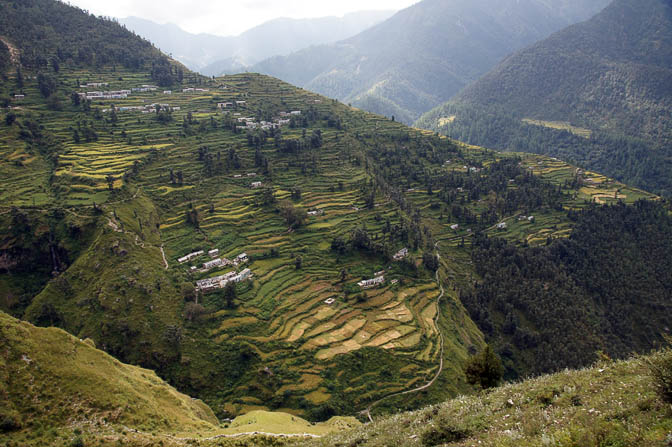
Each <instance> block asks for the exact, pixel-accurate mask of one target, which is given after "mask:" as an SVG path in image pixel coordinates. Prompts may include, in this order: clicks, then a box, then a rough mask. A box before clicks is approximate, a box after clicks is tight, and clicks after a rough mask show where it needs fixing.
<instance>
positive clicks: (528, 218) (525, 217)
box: [518, 214, 534, 222]
mask: <svg viewBox="0 0 672 447" xmlns="http://www.w3.org/2000/svg"><path fill="white" fill-rule="evenodd" d="M524 220H526V221H528V222H534V216H523V215H522V214H521V215H520V216H518V222H521V221H524Z"/></svg>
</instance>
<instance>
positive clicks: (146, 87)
mask: <svg viewBox="0 0 672 447" xmlns="http://www.w3.org/2000/svg"><path fill="white" fill-rule="evenodd" d="M158 89H159V88H158V87H157V86H156V85H147V84H145V85H141V86H140V87H136V88H132V89H131V91H132V92H133V93H146V92H155V91H156V90H158Z"/></svg>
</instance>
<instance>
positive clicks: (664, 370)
mask: <svg viewBox="0 0 672 447" xmlns="http://www.w3.org/2000/svg"><path fill="white" fill-rule="evenodd" d="M646 363H647V365H648V367H649V371H650V374H651V378H652V381H653V386H654V387H655V389H656V392H657V393H658V396H659V397H660V398H661V400H662V401H663V402H666V403H669V404H672V349H670V348H666V349H664V350H662V351H661V352H659V353H658V354H655V355H654V356H653V357H651V358H649V359H648V360H647V361H646Z"/></svg>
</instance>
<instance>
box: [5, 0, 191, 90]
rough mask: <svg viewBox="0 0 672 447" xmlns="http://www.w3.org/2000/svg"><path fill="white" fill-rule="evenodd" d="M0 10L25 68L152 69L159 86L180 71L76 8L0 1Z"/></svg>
mask: <svg viewBox="0 0 672 447" xmlns="http://www.w3.org/2000/svg"><path fill="white" fill-rule="evenodd" d="M0 8H1V9H2V14H0V29H1V30H2V34H3V36H5V37H9V36H11V38H10V44H12V45H14V46H15V47H16V48H17V49H19V50H20V63H21V65H22V66H23V67H24V68H25V69H32V70H50V71H53V72H58V70H59V67H60V65H61V64H64V63H72V64H77V65H80V66H87V67H102V66H105V65H120V66H123V67H125V68H127V69H140V68H147V67H152V69H153V71H155V72H156V74H157V76H156V77H155V81H156V82H158V83H160V84H163V85H169V83H171V82H173V81H175V80H177V75H178V71H181V69H180V67H178V66H173V65H174V64H172V63H169V62H168V59H167V58H166V57H165V56H163V55H162V54H161V52H159V50H157V49H156V48H155V47H154V46H153V45H152V44H151V43H150V42H148V41H146V40H143V39H141V38H139V37H138V36H137V35H135V34H133V33H131V32H130V31H128V30H126V28H124V27H122V26H121V25H119V24H118V23H117V22H115V21H113V20H109V19H102V20H101V19H100V18H98V17H96V16H94V15H93V14H89V13H87V12H86V11H82V10H81V9H78V8H73V7H71V6H69V5H66V4H64V3H61V2H55V1H48V0H20V1H17V0H1V1H0ZM36 42H39V45H37V44H35V43H36ZM2 46H4V45H2ZM3 53H4V52H3V51H2V50H0V66H2V64H3V61H5V59H6V57H3ZM166 71H167V72H168V74H169V75H171V76H170V77H168V76H167V75H166V73H165V72H166Z"/></svg>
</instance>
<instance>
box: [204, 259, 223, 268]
mask: <svg viewBox="0 0 672 447" xmlns="http://www.w3.org/2000/svg"><path fill="white" fill-rule="evenodd" d="M215 267H224V262H222V260H221V259H213V260H212V261H208V262H206V263H204V264H203V270H211V269H214V268H215Z"/></svg>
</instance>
